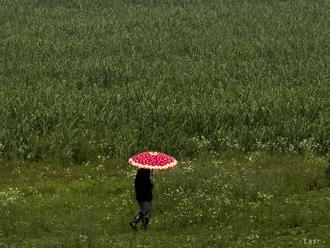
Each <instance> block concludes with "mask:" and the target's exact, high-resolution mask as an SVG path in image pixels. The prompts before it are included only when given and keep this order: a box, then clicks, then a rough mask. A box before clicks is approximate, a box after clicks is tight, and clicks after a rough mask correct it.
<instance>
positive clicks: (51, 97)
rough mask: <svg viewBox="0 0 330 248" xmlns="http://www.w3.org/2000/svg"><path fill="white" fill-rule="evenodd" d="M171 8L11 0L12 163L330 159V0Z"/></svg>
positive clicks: (3, 139) (6, 95) (5, 110)
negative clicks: (302, 155)
mask: <svg viewBox="0 0 330 248" xmlns="http://www.w3.org/2000/svg"><path fill="white" fill-rule="evenodd" d="M151 2H153V4H152V3H151ZM161 2H164V1H146V0H141V1H133V0H132V1H129V0H127V1H108V0H98V1H89V0H79V1H78V0H76V1H66V0H65V1H63V0H57V1H53V0H52V1H50V0H48V1H47V0H45V1H39V0H31V1H25V0H15V1H6V0H0V25H1V29H0V83H1V84H0V89H1V90H0V102H1V105H0V119H1V120H2V121H1V123H0V154H1V156H3V157H6V158H9V159H13V158H20V159H26V158H30V159H41V158H49V159H50V160H54V159H58V160H62V161H76V162H81V161H83V160H91V159H94V158H95V156H96V155H97V154H102V155H109V156H112V157H115V156H125V157H127V156H128V155H130V154H132V153H134V152H137V151H141V150H145V149H156V150H163V151H167V152H168V153H171V154H174V155H176V156H178V155H183V156H186V155H189V156H190V155H191V154H195V153H196V151H198V150H200V147H199V143H198V142H199V141H198V139H202V142H204V141H205V142H204V143H205V144H206V145H205V148H206V149H214V150H218V151H223V150H225V149H237V150H243V149H244V150H260V149H264V150H288V149H294V150H297V151H306V150H307V151H309V150H313V151H316V152H320V153H326V152H328V150H329V147H330V140H329V127H330V108H329V106H330V102H329V99H330V98H329V95H330V88H329V85H330V82H329V67H328V66H327V65H328V64H329V63H330V62H329V56H328V54H329V52H328V51H329V42H328V41H329V39H330V38H329V32H328V25H327V24H328V22H329V19H328V18H329V16H330V15H329V10H330V8H329V6H330V5H329V0H323V1H310V0H295V1H280V0H271V1H260V0H246V1H220V0H219V1H168V2H170V3H172V4H164V3H163V4H162V3H161ZM23 123H24V125H23ZM128 134H129V135H128ZM201 136H204V137H205V139H203V138H201Z"/></svg>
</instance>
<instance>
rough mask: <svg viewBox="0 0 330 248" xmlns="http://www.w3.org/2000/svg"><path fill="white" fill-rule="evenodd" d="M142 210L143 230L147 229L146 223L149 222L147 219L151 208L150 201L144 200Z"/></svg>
mask: <svg viewBox="0 0 330 248" xmlns="http://www.w3.org/2000/svg"><path fill="white" fill-rule="evenodd" d="M141 207H142V208H141V209H142V212H143V217H142V220H141V221H142V228H143V229H144V230H147V229H148V224H149V220H150V217H151V209H152V203H151V201H144V202H143V204H142V206H141Z"/></svg>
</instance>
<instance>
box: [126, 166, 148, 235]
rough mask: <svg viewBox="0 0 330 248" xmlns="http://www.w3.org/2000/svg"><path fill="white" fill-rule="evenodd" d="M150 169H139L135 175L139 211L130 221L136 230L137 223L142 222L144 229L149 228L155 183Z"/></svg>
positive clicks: (132, 227)
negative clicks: (151, 177)
mask: <svg viewBox="0 0 330 248" xmlns="http://www.w3.org/2000/svg"><path fill="white" fill-rule="evenodd" d="M150 174H151V173H150V170H145V169H139V170H138V171H137V174H136V176H135V180H134V188H135V199H136V201H137V203H138V207H139V209H138V211H137V213H136V214H135V215H134V217H133V219H132V221H131V222H130V223H129V224H130V226H131V229H132V230H134V231H136V230H137V224H138V223H139V222H140V221H141V222H142V229H143V230H147V229H148V224H149V219H150V217H151V209H152V189H153V184H152V182H151V179H150Z"/></svg>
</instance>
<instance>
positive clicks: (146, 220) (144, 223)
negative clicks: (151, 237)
mask: <svg viewBox="0 0 330 248" xmlns="http://www.w3.org/2000/svg"><path fill="white" fill-rule="evenodd" d="M148 224H149V218H143V219H142V229H143V230H145V231H146V230H148Z"/></svg>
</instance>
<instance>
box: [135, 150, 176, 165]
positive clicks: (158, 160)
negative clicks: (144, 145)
mask: <svg viewBox="0 0 330 248" xmlns="http://www.w3.org/2000/svg"><path fill="white" fill-rule="evenodd" d="M128 163H129V164H131V165H133V166H134V167H136V168H139V169H148V170H166V169H173V168H174V167H175V166H176V165H177V164H178V161H176V160H175V159H174V158H173V157H171V156H170V155H167V154H165V153H162V152H152V151H149V152H141V153H138V154H136V155H134V156H133V157H131V158H130V159H129V160H128Z"/></svg>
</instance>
